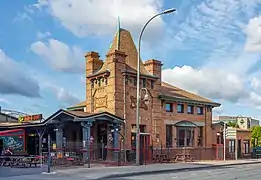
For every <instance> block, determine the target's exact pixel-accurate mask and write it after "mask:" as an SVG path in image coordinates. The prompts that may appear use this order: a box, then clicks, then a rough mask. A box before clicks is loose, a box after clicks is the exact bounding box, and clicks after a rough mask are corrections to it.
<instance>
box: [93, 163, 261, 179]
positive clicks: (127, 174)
mask: <svg viewBox="0 0 261 180" xmlns="http://www.w3.org/2000/svg"><path fill="white" fill-rule="evenodd" d="M260 163H261V161H254V162H246V163H231V164H221V165H208V166H204V164H202V166H199V167H187V168H177V169H164V170H152V171H143V172H131V173H124V174H112V175H108V176H104V177H102V178H99V179H98V180H104V179H111V178H121V177H122V178H124V177H130V176H141V175H154V174H164V173H175V172H184V171H189V170H192V171H193V170H203V169H207V168H211V169H215V168H220V167H228V166H240V165H247V164H260Z"/></svg>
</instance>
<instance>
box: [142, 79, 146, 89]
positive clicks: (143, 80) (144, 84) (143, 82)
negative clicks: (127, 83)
mask: <svg viewBox="0 0 261 180" xmlns="http://www.w3.org/2000/svg"><path fill="white" fill-rule="evenodd" d="M142 87H144V88H145V87H146V79H142Z"/></svg>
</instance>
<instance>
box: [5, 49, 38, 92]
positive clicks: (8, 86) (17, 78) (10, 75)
mask: <svg viewBox="0 0 261 180" xmlns="http://www.w3.org/2000/svg"><path fill="white" fill-rule="evenodd" d="M23 68H24V67H23V66H22V64H21V63H18V62H16V61H14V60H12V59H11V58H9V57H8V56H7V55H6V54H5V53H4V51H2V50H1V49H0V93H2V94H16V95H22V96H26V97H40V94H39V91H40V87H39V84H38V82H37V81H36V80H35V79H34V78H32V77H30V75H29V74H28V73H27V72H26V71H24V69H23Z"/></svg>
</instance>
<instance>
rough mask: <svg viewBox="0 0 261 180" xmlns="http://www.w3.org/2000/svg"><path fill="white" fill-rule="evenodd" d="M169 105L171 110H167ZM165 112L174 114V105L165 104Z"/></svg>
mask: <svg viewBox="0 0 261 180" xmlns="http://www.w3.org/2000/svg"><path fill="white" fill-rule="evenodd" d="M167 105H170V109H169V110H167ZM165 111H166V112H173V103H165Z"/></svg>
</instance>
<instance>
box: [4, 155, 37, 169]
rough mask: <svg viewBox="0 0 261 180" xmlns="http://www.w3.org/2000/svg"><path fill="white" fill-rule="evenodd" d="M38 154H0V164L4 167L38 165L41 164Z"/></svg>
mask: <svg viewBox="0 0 261 180" xmlns="http://www.w3.org/2000/svg"><path fill="white" fill-rule="evenodd" d="M40 159H41V157H39V156H0V166H5V167H11V168H13V167H17V168H27V167H35V168H36V167H38V165H40V164H41V161H40Z"/></svg>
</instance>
